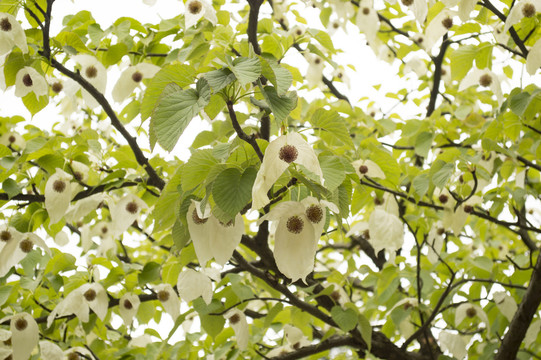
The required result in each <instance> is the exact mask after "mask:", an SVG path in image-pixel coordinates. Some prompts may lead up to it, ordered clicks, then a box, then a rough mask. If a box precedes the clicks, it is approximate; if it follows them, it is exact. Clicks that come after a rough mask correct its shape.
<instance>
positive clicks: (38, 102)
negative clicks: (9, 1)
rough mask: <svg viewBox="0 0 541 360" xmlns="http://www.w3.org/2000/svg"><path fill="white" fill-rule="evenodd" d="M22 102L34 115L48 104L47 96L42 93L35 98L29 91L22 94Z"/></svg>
mask: <svg viewBox="0 0 541 360" xmlns="http://www.w3.org/2000/svg"><path fill="white" fill-rule="evenodd" d="M23 104H24V106H26V108H27V109H28V111H30V114H32V116H34V115H36V114H37V113H38V112H40V111H41V110H42V109H43V108H44V107H45V106H47V104H49V97H48V96H47V95H44V96H40V97H39V98H37V97H36V94H34V92H30V93H28V94H27V95H26V96H23Z"/></svg>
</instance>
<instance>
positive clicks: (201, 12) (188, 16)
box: [184, 0, 218, 29]
mask: <svg viewBox="0 0 541 360" xmlns="http://www.w3.org/2000/svg"><path fill="white" fill-rule="evenodd" d="M185 6H186V12H185V13H184V22H185V26H186V29H189V28H191V27H192V26H194V25H195V24H197V22H198V21H199V20H200V19H201V18H202V17H204V18H205V19H207V20H208V21H210V22H211V23H212V25H216V23H218V18H217V17H216V10H214V8H213V7H212V4H209V3H208V2H207V1H206V0H188V1H187V2H186V5H185Z"/></svg>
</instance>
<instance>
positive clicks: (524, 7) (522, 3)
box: [503, 0, 541, 33]
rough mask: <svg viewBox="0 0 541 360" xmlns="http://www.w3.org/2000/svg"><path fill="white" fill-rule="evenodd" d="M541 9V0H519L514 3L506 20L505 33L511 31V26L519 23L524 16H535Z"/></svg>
mask: <svg viewBox="0 0 541 360" xmlns="http://www.w3.org/2000/svg"><path fill="white" fill-rule="evenodd" d="M540 11H541V0H519V1H517V2H515V3H514V5H513V7H512V8H511V11H509V15H507V20H506V21H505V27H504V29H503V32H504V33H507V32H508V31H509V28H510V27H511V26H513V25H515V24H516V23H518V22H519V21H520V20H522V19H523V18H525V17H527V18H533V17H534V16H535V15H536V14H537V13H538V12H540Z"/></svg>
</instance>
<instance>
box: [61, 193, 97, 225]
mask: <svg viewBox="0 0 541 360" xmlns="http://www.w3.org/2000/svg"><path fill="white" fill-rule="evenodd" d="M103 200H104V196H103V193H99V194H94V195H91V196H89V197H87V198H84V199H81V200H79V201H77V202H76V203H75V204H74V205H73V204H72V205H70V206H69V208H68V211H67V212H66V214H65V215H64V218H65V219H66V221H67V222H70V223H74V222H77V221H79V220H81V219H82V218H84V217H85V216H86V215H88V214H89V213H90V212H91V211H93V210H95V209H96V208H97V207H98V205H99V204H100V203H101V202H102V201H103Z"/></svg>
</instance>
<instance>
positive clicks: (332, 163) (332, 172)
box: [319, 156, 346, 191]
mask: <svg viewBox="0 0 541 360" xmlns="http://www.w3.org/2000/svg"><path fill="white" fill-rule="evenodd" d="M319 164H320V165H321V171H322V172H323V178H324V179H325V187H326V188H327V189H329V190H331V191H332V190H334V189H336V188H337V187H338V186H340V184H341V183H342V182H343V181H344V180H345V178H346V170H345V168H344V165H343V164H342V161H340V158H338V157H337V156H325V157H321V158H319Z"/></svg>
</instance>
